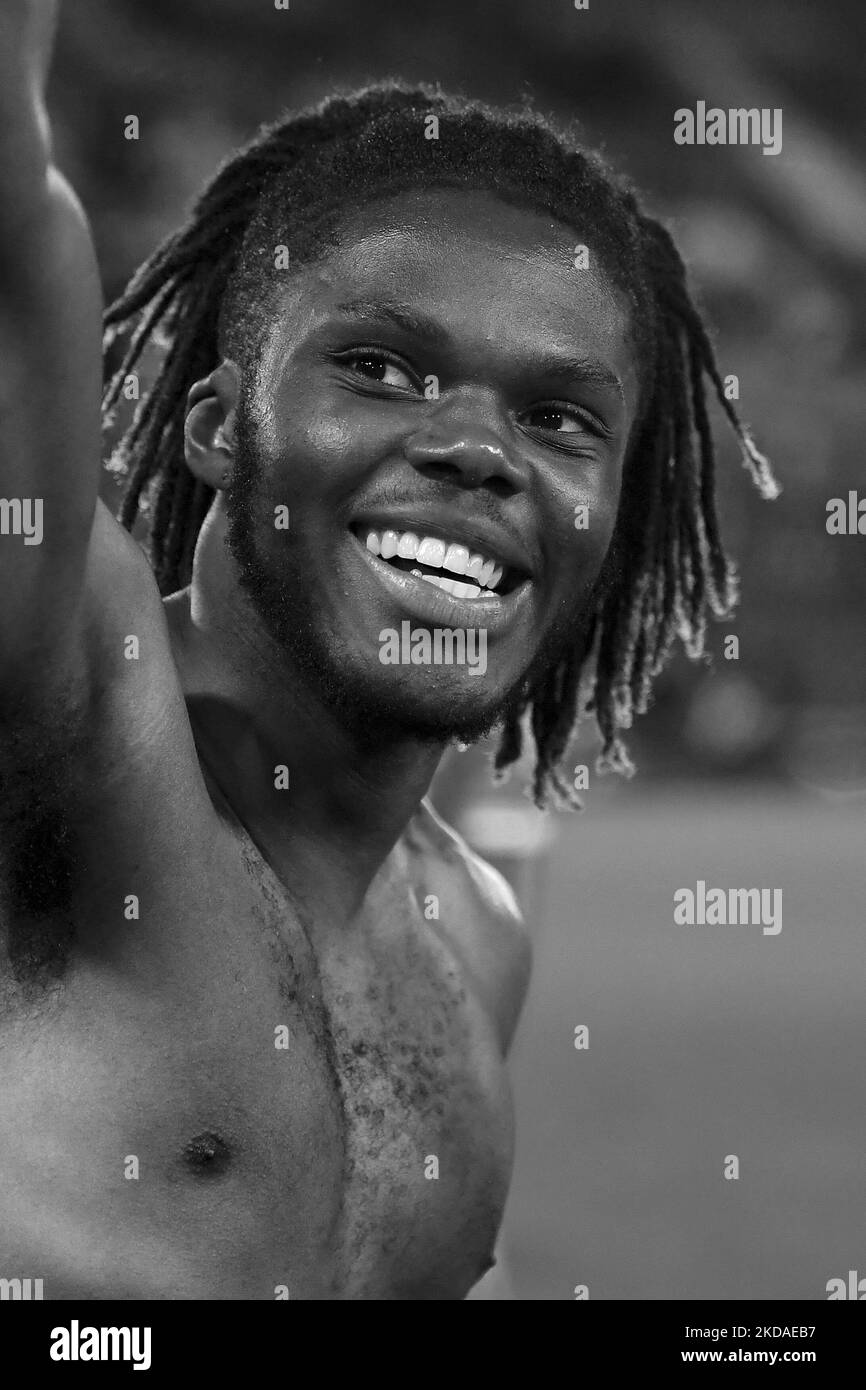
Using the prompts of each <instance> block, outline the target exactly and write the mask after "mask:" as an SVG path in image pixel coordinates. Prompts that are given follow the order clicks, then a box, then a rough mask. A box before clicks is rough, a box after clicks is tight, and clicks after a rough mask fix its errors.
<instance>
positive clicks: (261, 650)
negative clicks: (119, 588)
mask: <svg viewBox="0 0 866 1390" xmlns="http://www.w3.org/2000/svg"><path fill="white" fill-rule="evenodd" d="M165 607H166V616H167V618H168V621H169V629H170V633H171V639H172V647H173V651H174V657H175V662H176V665H177V668H178V672H179V675H180V679H181V684H182V687H183V691H184V695H185V697H186V700H187V708H188V710H189V715H190V721H191V724H192V729H193V733H194V736H195V738H196V743H197V745H198V747H199V751H200V755H201V757H202V759H203V761H204V763H205V765H206V767H207V768H208V769H210V771H211V772H212V774H213V776H214V777H215V778H216V781H217V782H218V784H219V788H220V790H221V791H222V793H223V794H224V796H225V798H226V799H227V801H228V802H229V805H230V807H231V809H232V810H233V811H234V813H235V815H236V816H237V817H238V819H239V820H240V821H241V823H242V824H243V825H244V826H245V828H246V829H247V831H248V832H249V834H250V836H251V838H252V839H253V840H254V842H255V843H256V845H257V846H258V847H259V849H260V851H261V852H262V854H263V855H264V856H265V858H266V859H267V860H268V861H269V862H270V864H271V865H272V867H273V868H274V869H275V870H276V872H277V873H278V874H279V876H280V877H281V878H282V879H283V880H284V881H285V882H286V883H287V885H288V886H289V887H290V888H294V889H295V891H297V892H298V894H299V895H300V896H301V897H302V898H303V899H304V901H305V902H306V903H307V904H308V905H309V906H310V907H311V908H313V909H318V911H319V912H320V913H322V914H326V915H327V917H328V919H329V920H331V921H339V922H348V921H350V920H351V918H352V917H353V916H354V914H355V913H356V912H357V911H358V909H359V908H360V906H361V904H362V902H363V900H364V896H365V894H366V892H367V889H368V888H369V886H370V883H371V882H372V880H373V879H374V878H375V876H376V875H377V873H378V872H379V871H380V869H381V868H382V866H383V864H384V863H385V861H386V859H387V857H388V855H389V854H390V853H391V851H392V850H393V848H394V846H395V844H396V843H397V841H398V839H399V838H400V836H401V834H402V833H403V831H404V829H405V827H406V825H407V824H408V822H409V820H410V819H411V817H412V816H413V815H414V813H415V811H416V810H417V807H418V804H419V802H420V801H421V798H422V797H423V796H424V793H425V792H426V790H427V787H428V786H429V784H430V780H431V778H432V776H433V773H434V772H435V770H436V766H437V764H438V762H439V759H440V758H441V755H442V751H443V749H442V747H441V746H434V745H430V744H421V743H419V742H417V741H415V740H409V739H405V738H403V739H399V738H398V739H396V740H395V739H385V738H383V739H381V740H376V741H374V740H369V741H367V740H364V739H362V738H360V737H359V736H357V735H354V734H353V733H352V731H351V730H350V729H349V728H347V726H346V723H345V722H343V721H341V719H340V717H339V715H338V713H337V712H336V711H335V710H334V709H332V708H329V707H328V706H327V705H326V704H325V703H324V702H323V700H322V697H321V696H320V695H319V693H318V692H316V691H315V690H313V689H312V688H311V686H310V683H309V682H308V681H306V680H304V679H303V676H302V675H301V674H299V673H298V672H296V671H294V670H293V669H292V667H291V666H290V665H289V664H288V663H287V662H286V661H285V660H276V659H275V656H274V654H273V652H272V651H271V650H269V647H268V640H267V639H265V638H263V636H262V634H261V632H260V631H259V630H258V629H257V628H256V627H255V625H251V624H250V622H249V619H248V615H246V614H241V613H239V612H238V611H237V610H236V609H234V608H233V606H232V605H220V615H219V617H215V615H214V607H213V606H211V605H208V603H207V602H206V601H202V600H201V599H200V597H199V596H198V595H196V601H195V602H194V603H191V601H190V591H189V590H184V591H183V592H182V593H181V594H178V595H175V596H173V597H172V598H171V599H169V600H168V601H167V603H166V605H165Z"/></svg>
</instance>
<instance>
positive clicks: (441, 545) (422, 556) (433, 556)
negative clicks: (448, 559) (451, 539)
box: [416, 536, 448, 570]
mask: <svg viewBox="0 0 866 1390" xmlns="http://www.w3.org/2000/svg"><path fill="white" fill-rule="evenodd" d="M447 549H448V547H447V546H446V544H445V542H444V541H437V540H435V539H434V537H433V536H425V537H424V539H423V541H422V542H421V544H420V545H419V547H418V554H417V556H416V559H418V560H420V561H421V564H422V565H432V567H433V569H437V570H438V569H441V568H442V561H443V560H444V559H445V551H446V550H447Z"/></svg>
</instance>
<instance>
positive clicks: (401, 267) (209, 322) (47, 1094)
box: [0, 0, 769, 1299]
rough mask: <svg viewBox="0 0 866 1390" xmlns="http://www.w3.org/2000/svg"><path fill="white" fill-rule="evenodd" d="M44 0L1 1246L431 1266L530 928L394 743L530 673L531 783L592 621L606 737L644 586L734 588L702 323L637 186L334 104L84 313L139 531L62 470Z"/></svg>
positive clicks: (11, 96) (251, 1264) (64, 1281)
mask: <svg viewBox="0 0 866 1390" xmlns="http://www.w3.org/2000/svg"><path fill="white" fill-rule="evenodd" d="M54 8H55V7H54V6H53V5H52V4H51V3H48V0H4V4H3V8H2V17H0V53H2V58H0V129H2V134H0V458H2V487H0V491H2V498H3V499H4V503H3V507H4V510H3V517H5V518H6V520H5V522H4V525H3V530H2V534H0V654H2V656H0V719H2V751H0V774H2V782H3V797H2V802H3V805H2V812H0V847H2V912H0V924H2V955H0V962H2V963H0V979H2V994H0V1113H2V1128H0V1174H2V1178H0V1275H2V1276H4V1277H13V1276H19V1277H20V1276H25V1275H28V1274H30V1275H33V1276H34V1277H35V1276H38V1277H40V1278H42V1279H43V1280H44V1292H45V1297H46V1298H174V1299H188V1298H205V1299H232V1298H243V1299H259V1298H261V1299H273V1298H275V1297H277V1298H278V1297H285V1296H289V1297H291V1298H293V1299H460V1298H463V1297H465V1296H466V1295H467V1293H468V1291H469V1290H470V1289H471V1288H472V1287H473V1285H475V1284H476V1282H477V1281H478V1280H479V1279H480V1278H481V1277H482V1275H484V1273H485V1271H486V1270H487V1269H488V1268H489V1267H490V1265H491V1262H492V1259H493V1249H494V1244H495V1239H496V1234H497V1229H498V1226H499V1223H500V1219H501V1215H502V1209H503V1204H504V1200H505V1195H506V1190H507V1185H508V1177H509V1169H510V1164H511V1155H512V1118H511V1112H510V1106H509V1095H508V1087H507V1083H506V1077H505V1071H504V1058H505V1055H506V1052H507V1050H508V1046H509V1043H510V1041H511V1038H512V1035H513V1033H514V1029H515V1024H516V1021H517V1018H518V1014H519V1011H520V1008H521V1003H522V1000H523V997H524V993H525V990H526V984H527V976H528V968H529V947H528V942H527V933H526V930H525V927H524V925H523V923H522V922H521V920H520V916H519V913H518V910H517V907H516V905H515V902H514V899H513V897H512V895H511V893H510V891H509V889H508V888H507V886H506V884H505V883H504V881H503V880H502V879H501V878H500V877H499V876H498V875H497V874H496V873H495V872H494V871H493V870H491V869H490V868H489V867H488V866H486V865H485V864H484V863H483V862H482V861H481V860H479V859H478V858H477V857H476V856H475V855H474V854H473V853H471V852H470V850H469V849H468V848H467V847H466V845H465V844H463V843H462V842H461V841H460V840H459V839H458V838H457V837H456V836H455V835H454V834H453V833H452V832H451V831H449V829H448V828H447V827H446V826H445V825H444V824H443V823H442V822H441V821H440V820H439V819H438V818H437V816H436V815H435V813H434V812H433V811H432V809H431V808H430V806H429V805H428V804H427V803H426V801H425V799H424V797H425V791H426V788H427V786H428V784H429V782H430V779H431V777H432V775H433V772H434V770H435V768H436V765H437V762H438V760H439V759H440V757H441V755H442V752H443V750H444V749H445V748H446V747H447V746H448V744H449V742H450V741H452V740H453V739H455V738H460V739H464V740H468V739H472V738H474V737H477V736H478V735H479V734H480V733H482V732H484V731H486V730H487V729H489V728H490V727H491V726H492V725H493V724H494V723H495V722H496V721H499V722H500V723H501V724H502V726H503V727H504V729H505V737H504V743H503V747H502V754H501V761H502V764H503V765H505V764H507V763H508V762H509V761H512V760H513V759H514V758H515V757H516V755H517V752H519V737H518V732H517V731H518V727H519V718H520V716H521V714H523V713H525V712H527V711H530V710H531V711H532V720H533V726H534V728H533V731H534V736H535V742H536V745H537V752H538V763H537V767H538V772H537V777H536V793H537V796H538V799H539V800H541V799H543V796H544V794H545V792H546V791H547V790H548V788H549V786H550V785H552V783H553V781H554V778H555V768H556V761H557V759H558V758H559V757H560V756H561V755H562V753H563V751H564V749H565V746H566V741H567V738H568V733H569V730H570V728H571V726H572V723H573V719H574V713H575V699H576V692H577V676H578V675H579V674H580V671H581V669H582V668H583V665H584V657H585V656H587V655H590V654H592V652H594V653H595V657H596V659H597V663H598V673H597V675H596V676H595V684H594V691H595V707H596V711H597V717H598V721H599V724H600V727H601V730H602V733H603V735H604V738H605V754H606V756H607V759H608V761H609V762H612V763H613V764H617V763H619V764H620V765H622V763H623V760H624V756H625V755H624V752H623V750H622V747H621V744H620V742H619V738H618V731H619V728H620V727H622V726H623V725H625V724H626V723H627V722H628V719H629V717H630V714H631V711H632V709H635V710H637V709H640V708H641V707H642V706H643V704H644V703H645V697H646V688H647V687H648V680H649V674H651V670H652V667H653V662H654V661H655V662H656V663H657V661H658V660H659V658H660V654H662V655H663V654H664V652H666V650H667V647H668V646H669V645H670V639H671V638H672V634H673V625H674V624H677V625H678V627H679V630H680V632H681V633H683V632H685V633H686V635H688V634H689V633H691V640H692V642H693V644H695V645H699V637H700V630H701V624H702V615H703V610H704V606H705V605H706V604H710V605H712V606H715V608H716V609H717V610H722V609H723V608H724V607H725V605H726V603H727V602H728V601H729V599H730V594H729V592H728V582H729V573H728V570H727V568H726V561H725V559H724V556H723V555H722V553H721V551H720V548H719V545H718V537H717V531H716V529H715V517H714V513H713V503H712V488H711V467H712V454H711V445H710V443H709V439H708V437H707V432H706V431H705V430H704V431H703V433H701V432H700V418H701V417H700V411H701V410H702V409H703V399H702V396H701V394H700V393H701V389H702V380H703V373H704V372H707V373H709V374H710V375H712V371H713V370H714V367H713V364H712V355H711V350H710V348H709V345H708V344H707V342H706V340H705V338H704V337H703V336H702V330H701V328H700V321H699V319H698V318H697V315H696V314H695V311H694V309H693V306H692V304H691V301H690V299H689V298H688V295H687V292H686V290H685V287H684V282H683V279H682V267H681V265H680V263H679V261H678V258H677V257H676V254H675V252H673V249H672V247H671V244H670V242H669V239H668V238H667V235H666V233H664V232H663V230H662V229H661V228H660V227H658V225H657V224H656V223H654V222H652V221H651V220H650V219H648V218H645V217H644V216H643V214H641V213H640V211H639V209H638V206H637V204H636V202H635V200H634V199H633V198H632V197H631V195H630V194H628V193H627V192H624V191H623V190H622V189H620V188H619V187H618V186H617V185H615V184H613V183H612V182H611V181H610V179H609V176H608V175H607V174H606V173H605V172H604V171H603V170H602V169H601V168H600V167H599V166H596V165H595V164H594V163H592V161H590V160H588V159H587V158H586V157H585V156H584V155H583V154H581V153H580V152H578V151H576V150H573V149H571V148H570V147H568V146H567V145H566V144H565V143H564V142H563V141H561V140H560V139H559V137H557V136H556V135H555V134H554V133H552V131H551V130H550V129H549V128H548V127H547V126H543V125H541V124H540V123H536V122H533V121H530V120H526V121H522V122H519V123H517V124H509V123H507V122H505V121H504V120H503V119H502V118H501V117H500V116H498V115H496V114H492V113H489V112H486V113H483V112H480V111H479V110H477V109H475V108H466V109H463V108H460V107H458V106H456V105H453V104H449V103H448V102H447V101H446V100H445V99H444V98H440V97H438V96H435V95H433V94H423V93H422V94H415V95H414V96H407V95H406V94H405V93H403V92H401V91H400V90H391V89H383V90H380V91H378V92H373V93H370V92H367V93H363V94H360V95H359V96H358V97H356V98H350V99H347V100H346V101H343V102H342V103H340V102H336V103H331V104H330V105H329V106H328V107H326V108H324V109H323V110H320V111H319V112H317V113H314V114H313V115H312V116H311V115H309V113H307V115H306V116H305V117H304V119H303V121H299V122H296V123H295V124H292V122H291V121H289V122H287V123H284V125H283V126H281V127H279V128H275V130H272V131H271V132H270V133H268V134H266V135H264V136H262V137H261V139H260V141H259V142H258V144H257V145H255V146H253V147H252V149H251V151H247V152H246V153H244V154H241V155H239V156H238V157H237V158H236V160H235V161H234V162H233V163H232V164H231V165H230V166H228V167H227V169H225V170H224V171H223V172H222V173H221V174H220V175H219V177H218V179H217V180H216V181H215V183H214V184H213V185H211V189H210V191H209V192H208V193H206V194H205V195H203V198H202V201H201V202H200V204H199V205H198V206H197V209H196V211H195V213H194V215H193V218H192V220H191V222H190V223H189V224H188V226H187V228H186V229H185V230H184V231H183V232H182V233H181V234H179V236H178V238H175V239H174V240H173V242H172V243H170V244H169V246H168V247H167V248H164V249H163V250H162V251H161V252H160V253H158V254H157V256H156V257H155V258H154V259H153V260H152V261H151V262H150V263H149V264H148V266H146V267H145V268H144V270H143V271H142V273H141V274H140V276H139V277H138V280H137V281H136V282H134V283H133V286H132V288H131V290H130V291H129V293H128V295H127V296H126V297H125V299H124V301H122V302H121V303H120V304H119V305H118V306H115V308H114V310H113V311H112V314H111V315H110V318H109V321H110V322H112V323H113V324H114V325H115V327H117V328H119V329H124V328H125V327H127V326H128V325H129V324H131V322H132V318H133V316H134V315H135V314H137V313H139V312H140V311H141V310H142V309H144V310H145V311H146V312H150V309H153V310H154V312H153V314H152V316H151V324H150V329H149V330H148V334H149V333H150V331H151V330H152V331H153V332H156V331H157V329H159V328H161V329H162V330H163V331H164V332H166V333H167V336H168V338H169V340H170V341H171V343H172V344H173V349H172V352H171V353H170V354H169V356H168V357H167V358H166V361H165V365H164V368H163V371H162V373H161V375H160V377H159V379H158V380H157V382H156V385H155V386H154V388H153V393H152V397H153V399H152V402H151V404H152V406H153V409H151V411H150V414H149V415H145V416H142V418H141V420H140V421H139V427H138V430H137V433H130V432H129V431H128V432H127V435H126V437H125V441H124V443H123V445H122V448H121V462H122V463H123V464H124V466H125V467H126V469H127V472H128V474H129V477H130V487H131V494H130V496H131V501H130V502H129V503H128V505H127V508H126V510H125V521H126V522H127V523H129V522H130V520H131V519H132V518H134V515H135V512H136V504H137V500H138V495H139V493H140V491H141V488H142V486H143V485H146V486H147V487H148V488H150V489H151V499H152V503H153V509H152V512H151V520H152V528H151V537H150V543H151V544H150V554H151V560H152V564H151V563H149V561H148V559H147V558H146V557H145V555H144V554H143V552H142V550H141V549H140V547H139V545H138V544H137V543H136V542H135V541H133V540H132V539H131V537H130V536H129V535H128V534H127V532H126V530H124V529H123V527H122V526H120V525H118V524H117V523H116V522H115V520H114V519H113V518H112V517H111V516H110V514H109V513H108V511H107V510H106V508H105V507H104V506H103V505H102V504H101V503H100V502H99V501H98V500H97V487H98V482H99V476H100V466H101V465H100V459H101V446H100V389H101V373H102V364H101V352H100V319H101V309H102V306H101V303H100V290H99V279H98V273H97V268H96V264H95V260H94V254H93V249H92V245H91V240H90V236H89V232H88V227H87V223H86V219H85V217H84V216H83V214H82V211H81V209H80V207H79V205H78V204H77V202H76V200H75V198H74V196H73V194H72V193H71V191H70V189H69V187H68V185H67V184H66V183H65V182H64V180H63V179H62V177H61V176H60V175H59V174H58V172H57V170H56V169H55V168H54V167H53V165H52V162H51V144H50V134H49V126H48V122H47V119H46V117H45V112H44V104H43V91H44V78H45V72H46V67H47V59H48V53H49V49H50V40H51V33H52V29H53V22H54V18H55V16H54ZM431 111H434V112H438V118H439V127H440V129H439V135H438V139H427V138H425V122H426V121H427V119H428V115H429V113H430V112H431ZM427 129H428V131H429V125H428V126H427ZM479 151H480V153H481V157H480V159H479ZM431 171H432V172H431ZM563 171H565V172H566V173H567V174H568V176H569V179H570V184H569V180H568V179H565V180H564V178H563ZM275 232H277V233H281V234H275ZM581 248H582V249H581ZM286 252H287V259H286V254H285V253H286ZM160 296H162V300H161V305H158V304H157V301H158V300H159V297H160ZM157 309H158V310H159V311H158V312H157ZM148 334H144V335H143V336H142V338H141V341H140V343H139V347H141V346H142V345H143V344H144V343H146V341H147V340H148ZM136 361H137V356H136V353H135V352H134V351H133V352H132V353H131V354H128V355H127V358H126V360H125V362H123V363H121V366H120V377H119V378H118V389H117V390H115V392H114V395H115V396H116V395H117V394H118V393H119V383H120V382H121V381H122V382H128V381H129V380H131V377H132V369H133V367H134V364H135V362H136ZM147 404H148V402H145V405H146V406H147ZM729 413H730V411H729ZM731 419H732V422H733V423H734V425H735V427H736V428H737V429H738V430H739V432H740V439H741V442H742V444H743V447H744V451H745V453H746V456H747V458H748V460H749V462H750V463H751V466H752V467H753V469H754V470H755V472H756V474H757V475H758V481H759V482H761V483H762V484H763V485H764V487H765V489H767V488H768V487H769V483H768V481H767V477H766V474H765V473H764V472H763V471H762V470H763V463H762V461H761V460H760V457H759V456H758V455H756V454H755V452H754V450H753V448H752V446H751V443H750V441H749V439H748V436H747V435H746V433H745V431H743V429H742V427H741V426H739V423H738V422H737V421H736V419H735V417H733V416H731ZM695 422H697V423H698V426H699V431H698V434H697V435H695V433H694V431H693V430H692V428H691V426H692V425H693V424H694V423H695ZM701 480H703V484H702V481H701ZM621 498H622V500H621V501H620V499H621ZM657 503H660V504H662V505H656V504H657ZM40 514H41V529H42V534H41V535H39V536H37V528H36V523H35V518H36V517H37V516H39V515H40ZM202 520H203V524H202ZM391 532H393V533H395V540H394V544H396V543H398V542H400V541H402V544H400V554H398V555H396V556H395V555H393V554H391V553H390V552H391V551H392V550H393V544H392V543H391V537H390V534H389V533H391ZM407 536H414V537H416V538H417V539H416V540H415V541H412V540H411V539H409V540H407V539H406V537H407ZM425 538H426V540H429V542H430V544H429V545H426V544H425V548H423V549H422V551H421V554H420V555H419V554H418V552H417V549H416V548H415V547H416V546H417V545H418V544H419V543H420V542H421V541H425ZM612 538H613V543H612ZM671 547H674V549H672V548H671ZM674 554H676V555H677V556H678V557H679V559H678V562H677V564H676V565H673V566H671V565H670V564H669V563H668V561H669V560H670V557H671V556H672V555H674ZM473 557H480V558H473ZM412 570H416V571H417V573H416V574H412V573H411V572H410V571H412ZM460 575H462V576H463V578H462V579H461V578H459V576H460ZM659 576H661V578H660V580H659V582H658V583H655V584H654V586H653V582H654V580H655V579H657V578H658V577H659ZM157 581H158V582H157ZM460 586H462V587H460ZM488 590H489V592H488ZM404 623H408V624H409V625H410V627H411V631H412V632H413V633H414V632H417V631H419V630H422V631H423V632H425V633H429V634H433V633H435V632H436V631H439V630H446V629H448V630H466V631H468V630H474V631H475V633H476V635H477V636H478V639H479V642H480V640H481V636H482V635H483V638H484V643H483V645H484V647H485V649H486V665H485V669H483V671H482V670H481V669H479V667H478V663H477V662H476V666H475V668H473V666H472V665H471V664H470V663H469V661H468V660H466V661H464V662H463V663H462V664H460V663H459V662H458V663H456V664H450V665H449V664H442V665H436V664H429V663H428V664H412V663H409V664H405V663H404V664H397V665H395V664H390V663H389V662H387V661H385V660H384V659H383V658H382V652H383V640H384V638H383V634H384V633H386V632H389V631H396V632H398V633H400V632H401V631H402V624H404ZM641 639H644V640H643V641H642V640H641Z"/></svg>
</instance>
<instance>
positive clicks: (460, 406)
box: [404, 400, 529, 496]
mask: <svg viewBox="0 0 866 1390" xmlns="http://www.w3.org/2000/svg"><path fill="white" fill-rule="evenodd" d="M508 432H509V426H508V422H507V421H506V420H505V419H504V418H500V416H499V413H498V411H496V410H495V409H494V408H492V407H491V406H490V404H489V403H481V402H476V401H472V402H470V401H469V400H462V401H460V402H442V404H441V405H440V407H439V409H438V410H436V411H434V412H431V413H430V414H429V415H427V417H426V418H425V421H424V424H423V425H422V426H421V428H420V429H419V430H417V431H416V432H415V433H414V434H412V435H410V436H409V438H408V439H407V440H406V443H405V444H404V453H405V455H406V458H407V459H408V461H409V463H411V465H412V467H413V468H416V469H417V470H418V472H419V473H423V474H424V475H425V476H426V477H429V478H437V479H440V480H447V481H449V482H452V483H454V484H455V485H456V486H457V487H465V488H477V487H483V486H485V485H487V486H488V487H492V488H493V490H494V491H495V492H497V493H499V494H500V495H502V496H507V495H509V494H511V493H514V492H520V491H522V490H523V489H525V488H526V487H527V486H528V483H529V469H528V466H527V464H526V463H525V462H524V460H523V459H521V458H520V456H519V455H518V453H517V451H516V450H515V448H514V445H513V443H512V441H511V439H510V438H509V437H508Z"/></svg>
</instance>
